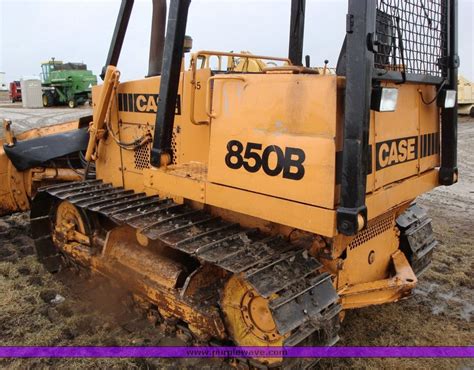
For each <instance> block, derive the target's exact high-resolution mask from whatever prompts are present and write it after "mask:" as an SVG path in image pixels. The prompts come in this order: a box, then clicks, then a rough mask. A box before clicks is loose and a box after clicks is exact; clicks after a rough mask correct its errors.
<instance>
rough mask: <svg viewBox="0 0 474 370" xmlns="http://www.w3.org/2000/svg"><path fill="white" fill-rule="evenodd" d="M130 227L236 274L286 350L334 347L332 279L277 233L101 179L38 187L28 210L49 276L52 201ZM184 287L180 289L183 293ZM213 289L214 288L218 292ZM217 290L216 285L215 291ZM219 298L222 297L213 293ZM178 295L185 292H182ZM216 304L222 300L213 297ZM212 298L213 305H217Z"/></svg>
mask: <svg viewBox="0 0 474 370" xmlns="http://www.w3.org/2000/svg"><path fill="white" fill-rule="evenodd" d="M61 201H67V202H69V203H72V204H73V205H74V206H75V207H76V208H78V209H79V210H80V211H81V212H84V213H87V214H88V215H89V216H90V215H94V214H95V215H96V216H98V215H100V216H101V217H106V218H107V219H109V220H111V221H113V223H114V224H115V225H117V226H123V225H128V226H130V227H132V228H134V229H135V230H138V231H139V233H140V234H142V235H144V236H146V237H147V238H148V239H150V240H152V241H159V242H161V243H163V244H164V245H166V246H168V247H169V248H172V249H175V250H178V251H180V252H182V253H185V254H186V255H187V256H190V257H193V258H194V259H196V260H198V261H200V263H201V265H203V264H211V265H213V266H217V267H219V268H220V269H222V270H224V271H226V272H227V274H228V275H229V276H240V277H242V278H243V279H244V280H245V281H246V282H248V283H249V284H250V285H251V286H252V288H253V289H254V290H255V291H256V292H257V293H258V294H259V295H260V296H261V297H263V298H265V299H267V300H268V302H269V304H268V307H269V309H270V311H271V313H272V316H273V319H274V321H275V324H276V328H277V329H278V333H279V334H280V335H282V336H284V341H283V343H284V345H285V346H297V345H333V344H334V343H335V342H337V340H338V338H339V337H338V335H337V332H338V328H339V312H340V311H341V306H340V305H339V304H338V300H339V297H338V294H337V292H336V290H335V289H334V287H333V284H332V280H331V276H330V275H329V274H328V273H326V272H320V269H321V268H322V264H321V263H320V262H319V261H318V260H317V259H315V258H313V257H311V256H309V255H308V253H307V251H306V250H304V249H303V248H301V246H297V245H295V244H293V243H290V242H289V241H287V240H286V239H284V238H282V237H280V236H268V235H264V234H263V233H261V232H260V231H259V230H256V229H248V228H243V227H241V226H240V225H239V224H235V223H230V222H227V221H225V220H223V219H222V218H220V217H215V216H213V215H211V214H210V213H208V212H206V211H203V210H196V209H193V208H191V207H189V206H188V205H185V204H176V203H174V202H173V201H172V200H171V199H168V198H159V197H158V196H147V195H146V194H137V193H134V192H133V191H130V190H124V189H122V188H114V187H113V186H112V185H110V184H104V183H103V182H102V181H100V180H91V181H85V182H77V183H69V184H66V185H56V186H51V187H48V188H44V189H40V191H39V192H38V194H37V196H36V198H35V200H34V203H33V208H32V212H31V225H32V232H33V238H34V239H35V244H36V249H37V254H38V257H39V259H40V261H42V262H43V263H44V264H45V265H46V267H47V268H48V269H49V270H50V271H55V270H57V269H58V268H59V266H60V263H61V258H62V257H61V256H62V253H61V252H60V251H59V250H58V249H57V248H56V247H55V245H54V243H53V239H52V237H51V235H52V233H53V232H54V231H53V230H52V219H53V218H54V214H52V212H53V211H52V210H53V209H54V204H57V203H58V202H61ZM185 288H186V284H185V285H184V287H183V288H181V290H183V289H185ZM216 289H218V288H216ZM220 289H222V287H220ZM216 295H217V296H218V297H221V296H222V293H221V292H216ZM181 296H183V292H181ZM219 299H220V298H219ZM219 299H216V301H215V303H216V304H217V305H220V304H222V302H220V301H219Z"/></svg>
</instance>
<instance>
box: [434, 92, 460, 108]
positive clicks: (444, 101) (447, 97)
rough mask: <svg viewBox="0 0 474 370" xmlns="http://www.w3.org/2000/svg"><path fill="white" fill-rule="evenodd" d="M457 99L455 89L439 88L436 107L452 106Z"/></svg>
mask: <svg viewBox="0 0 474 370" xmlns="http://www.w3.org/2000/svg"><path fill="white" fill-rule="evenodd" d="M456 101H457V92H456V90H441V92H440V93H439V95H438V107H440V108H448V109H449V108H454V107H455V106H456Z"/></svg>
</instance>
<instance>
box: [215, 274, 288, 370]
mask: <svg viewBox="0 0 474 370" xmlns="http://www.w3.org/2000/svg"><path fill="white" fill-rule="evenodd" d="M221 307H222V310H223V312H224V315H225V319H226V323H227V329H228V330H229V333H230V335H231V338H232V340H233V341H234V342H235V344H236V345H238V346H241V347H269V346H276V347H281V346H283V341H284V340H285V339H286V337H287V336H288V335H286V336H282V335H280V334H279V333H278V329H277V327H276V324H275V321H274V319H273V316H272V313H271V311H270V308H269V306H268V299H265V298H263V297H262V296H260V295H259V294H258V293H257V292H256V291H255V289H254V288H252V286H251V285H250V284H249V283H248V282H246V281H244V280H243V279H241V278H240V277H238V276H233V277H232V278H230V280H229V281H228V282H227V284H226V286H225V287H224V291H223V295H222V300H221ZM258 360H259V361H262V362H267V363H269V364H272V363H279V362H281V359H278V358H271V359H265V358H263V359H258Z"/></svg>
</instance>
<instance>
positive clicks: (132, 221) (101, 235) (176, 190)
mask: <svg viewBox="0 0 474 370" xmlns="http://www.w3.org/2000/svg"><path fill="white" fill-rule="evenodd" d="M196 6H198V5H196ZM189 7H190V0H171V1H170V3H169V9H168V6H167V3H166V1H165V0H154V1H153V12H152V28H151V29H152V34H151V43H150V55H149V70H148V74H147V77H146V78H143V79H140V80H133V81H125V82H122V81H121V80H120V72H119V69H118V61H119V57H120V53H121V49H122V46H123V41H124V37H125V34H126V29H127V26H128V23H129V19H130V16H131V13H132V8H133V0H123V1H122V3H121V6H120V10H119V13H118V18H117V22H116V26H115V31H114V34H113V37H112V42H111V45H110V50H109V53H108V56H107V60H106V63H105V67H104V70H103V73H102V76H101V77H102V78H103V83H102V84H101V85H100V86H94V87H93V88H92V95H93V102H94V103H93V117H92V119H91V122H90V124H89V128H88V134H89V137H88V142H87V145H86V149H85V150H84V152H85V154H84V161H85V165H84V170H83V173H82V179H81V180H80V181H71V182H67V183H60V184H55V185H51V186H48V187H42V188H40V189H38V191H37V192H36V195H35V196H34V199H33V201H32V205H31V208H32V209H31V227H32V235H33V238H34V239H35V245H36V251H37V255H38V258H39V260H40V261H41V262H42V263H43V264H44V266H45V267H46V268H47V269H48V270H49V271H50V272H52V273H55V272H58V271H60V270H61V269H62V268H65V267H66V266H68V265H70V264H74V265H78V266H82V267H83V268H86V269H89V270H91V271H93V272H94V273H97V274H100V275H103V276H106V277H109V278H110V279H111V280H113V281H115V282H116V283H118V284H120V285H122V286H123V287H124V288H126V289H127V290H129V291H130V292H132V293H133V294H134V295H135V296H136V297H137V299H140V300H141V301H142V302H145V303H146V305H147V307H148V309H149V310H153V311H154V312H157V314H158V315H159V316H160V318H161V319H162V320H164V321H166V322H169V323H175V324H179V325H181V327H185V328H186V329H187V330H188V332H189V333H190V335H191V336H192V338H193V339H194V340H195V341H196V343H209V342H218V343H225V344H229V343H231V344H233V345H237V346H244V347H245V346H331V345H333V344H335V343H336V342H337V341H338V339H339V336H338V330H339V328H340V323H341V321H342V320H343V318H344V312H346V311H347V310H352V309H357V308H361V307H366V306H370V305H379V304H384V303H389V302H396V301H399V300H401V299H404V298H407V297H409V296H410V295H411V294H412V292H413V289H414V288H415V286H416V284H417V281H418V277H419V276H420V275H421V274H422V273H423V271H425V270H426V268H428V266H429V264H430V262H431V259H432V255H433V252H434V250H435V248H436V245H437V241H436V240H435V238H434V235H433V230H432V225H431V219H430V218H429V216H428V214H427V213H426V211H425V210H423V209H422V208H421V207H420V206H419V205H417V204H416V202H415V200H416V198H417V197H418V196H419V195H421V194H423V193H425V192H428V191H430V190H432V189H434V188H436V187H438V186H450V185H453V184H455V183H456V182H457V181H458V169H457V106H456V93H457V74H458V72H457V71H458V67H459V57H458V52H457V31H456V27H457V0H436V1H430V2H426V1H421V0H420V1H415V3H413V2H400V1H395V0H383V1H382V0H348V12H347V22H346V35H345V39H344V40H341V43H342V48H341V52H340V57H339V60H338V63H337V68H336V69H335V72H334V73H322V72H321V70H320V69H315V68H309V67H310V66H309V65H308V63H306V65H305V66H303V45H304V35H305V15H306V4H305V0H292V1H291V7H289V8H290V12H289V13H290V36H289V52H288V56H285V57H270V56H263V55H253V54H248V53H225V52H217V51H206V50H204V51H197V52H193V53H191V54H190V55H189V58H188V59H189V60H190V63H189V67H185V59H186V58H185V55H186V54H187V53H188V52H190V51H191V45H190V39H189V38H187V37H186V25H187V19H188V11H189ZM167 13H168V17H166V14H167ZM413 24H416V25H417V27H415V28H413V26H412V25H413ZM165 31H166V32H165ZM212 58H216V59H217V60H218V61H219V62H218V63H217V66H216V63H210V62H209V61H210V60H211V59H212ZM308 59H309V58H307V60H308ZM249 60H253V61H257V60H258V61H266V63H265V64H266V65H261V64H260V63H259V62H254V63H247V62H248V61H249ZM224 61H227V63H226V64H227V65H225V63H224ZM236 61H238V63H237V62H236ZM241 61H243V62H244V64H245V63H247V65H252V67H251V68H246V67H245V65H242V64H241V63H240V62H241ZM239 64H240V65H241V67H239V68H237V65H239ZM55 145H60V144H57V143H56V144H55ZM92 168H93V169H94V178H93V179H91V178H90V176H89V175H90V171H91V169H92ZM255 361H257V362H258V363H259V366H270V367H272V366H281V365H282V364H284V363H285V361H287V360H286V359H284V358H271V359H262V358H259V359H255ZM301 361H303V360H301ZM295 366H298V367H302V366H303V362H300V363H298V365H295Z"/></svg>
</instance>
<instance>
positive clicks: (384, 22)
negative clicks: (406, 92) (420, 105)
mask: <svg viewBox="0 0 474 370" xmlns="http://www.w3.org/2000/svg"><path fill="white" fill-rule="evenodd" d="M447 15H448V1H447V0H377V16H376V37H375V40H373V41H374V42H373V44H374V51H375V58H374V67H375V71H374V72H375V77H376V78H378V79H384V80H401V81H419V82H424V83H433V84H439V83H440V82H441V81H442V80H443V79H444V78H446V77H447V67H448V63H447V61H448V58H447V56H448V37H447V36H448V32H447V30H448V17H447Z"/></svg>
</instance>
